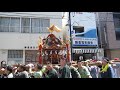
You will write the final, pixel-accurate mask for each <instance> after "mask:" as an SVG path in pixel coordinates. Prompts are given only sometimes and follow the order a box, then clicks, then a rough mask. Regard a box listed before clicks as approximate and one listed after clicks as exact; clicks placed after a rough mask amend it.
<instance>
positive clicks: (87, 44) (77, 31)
mask: <svg viewBox="0 0 120 90" xmlns="http://www.w3.org/2000/svg"><path fill="white" fill-rule="evenodd" d="M64 15H65V18H66V17H69V13H64ZM70 16H71V17H70V18H71V38H72V56H73V60H79V59H80V58H81V57H82V58H84V59H90V58H94V59H95V58H98V59H101V58H102V57H103V56H104V55H103V49H99V47H98V37H97V27H96V17H95V13H93V12H70ZM67 20H68V19H67ZM67 20H66V19H64V22H65V23H66V24H70V23H69V22H68V21H67ZM65 23H64V29H68V30H69V32H70V29H69V27H68V26H65ZM64 31H65V30H64ZM66 35H70V33H67V32H66Z"/></svg>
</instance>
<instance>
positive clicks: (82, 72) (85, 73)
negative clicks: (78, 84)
mask: <svg viewBox="0 0 120 90" xmlns="http://www.w3.org/2000/svg"><path fill="white" fill-rule="evenodd" d="M77 64H78V72H79V73H80V75H81V78H92V77H91V75H90V72H89V70H88V68H87V67H86V66H83V65H82V62H81V61H78V62H77Z"/></svg>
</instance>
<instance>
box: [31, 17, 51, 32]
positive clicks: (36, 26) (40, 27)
mask: <svg viewBox="0 0 120 90" xmlns="http://www.w3.org/2000/svg"><path fill="white" fill-rule="evenodd" d="M49 26H50V21H49V20H47V19H40V18H32V33H43V32H44V33H48V30H47V27H49Z"/></svg>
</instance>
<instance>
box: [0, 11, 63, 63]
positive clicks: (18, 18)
mask: <svg viewBox="0 0 120 90" xmlns="http://www.w3.org/2000/svg"><path fill="white" fill-rule="evenodd" d="M52 24H54V25H56V26H58V27H59V28H61V29H62V12H0V61H6V62H7V64H15V63H22V64H25V63H29V62H32V63H36V62H38V39H39V37H42V38H46V37H47V36H48V34H49V31H48V29H47V27H50V26H51V25H52ZM54 34H55V35H56V36H57V37H58V38H59V37H60V38H61V39H63V32H60V33H56V32H54Z"/></svg>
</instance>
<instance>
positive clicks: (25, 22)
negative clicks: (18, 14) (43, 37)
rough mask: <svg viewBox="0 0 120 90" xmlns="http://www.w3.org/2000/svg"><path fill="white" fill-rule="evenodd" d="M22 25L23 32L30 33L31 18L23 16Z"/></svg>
mask: <svg viewBox="0 0 120 90" xmlns="http://www.w3.org/2000/svg"><path fill="white" fill-rule="evenodd" d="M21 25H22V26H21V31H22V33H30V18H22V19H21Z"/></svg>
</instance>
